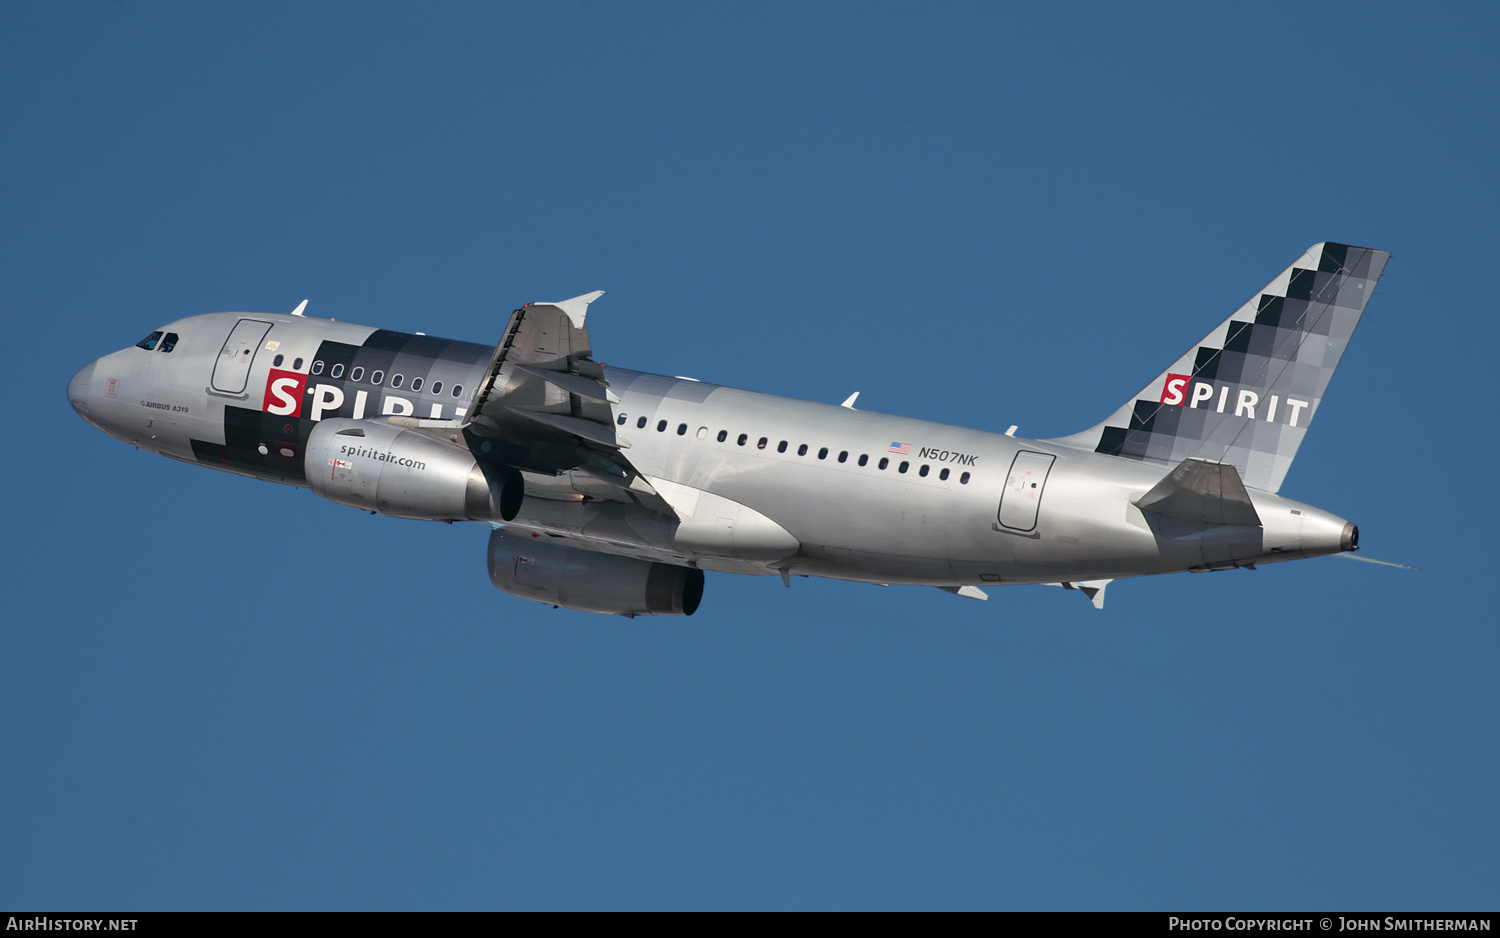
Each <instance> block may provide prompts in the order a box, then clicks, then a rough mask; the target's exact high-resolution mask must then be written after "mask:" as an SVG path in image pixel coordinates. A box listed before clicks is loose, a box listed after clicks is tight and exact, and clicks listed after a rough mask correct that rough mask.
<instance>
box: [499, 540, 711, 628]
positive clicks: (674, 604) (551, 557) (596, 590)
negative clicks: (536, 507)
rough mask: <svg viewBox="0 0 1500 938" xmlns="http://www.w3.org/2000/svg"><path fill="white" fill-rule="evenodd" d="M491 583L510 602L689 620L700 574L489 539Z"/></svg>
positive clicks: (540, 543) (699, 595) (700, 595)
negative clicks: (515, 598)
mask: <svg viewBox="0 0 1500 938" xmlns="http://www.w3.org/2000/svg"><path fill="white" fill-rule="evenodd" d="M489 565H490V582H491V583H494V584H495V588H496V589H500V590H503V591H505V592H507V593H509V594H511V595H512V596H519V597H521V598H522V599H530V600H532V601H534V602H539V603H546V604H547V605H549V606H565V607H567V608H568V609H577V610H580V611H582V612H606V613H612V614H614V615H621V616H690V615H692V614H693V613H694V612H695V611H696V610H697V609H698V602H699V601H700V600H701V599H702V598H703V571H702V570H698V569H696V568H693V567H679V566H676V565H675V564H669V563H652V562H651V561H649V560H635V559H633V558H630V557H615V556H613V555H611V554H601V553H598V552H597V551H592V550H580V549H578V548H576V547H567V546H565V545H563V544H552V543H548V542H547V541H546V540H544V539H542V538H527V537H517V536H516V535H514V534H507V533H505V532H504V531H496V532H494V533H493V534H491V535H490V549H489Z"/></svg>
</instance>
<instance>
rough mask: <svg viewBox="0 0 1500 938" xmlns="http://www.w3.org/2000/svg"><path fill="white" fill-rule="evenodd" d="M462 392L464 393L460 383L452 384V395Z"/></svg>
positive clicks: (456, 395)
mask: <svg viewBox="0 0 1500 938" xmlns="http://www.w3.org/2000/svg"><path fill="white" fill-rule="evenodd" d="M462 393H464V386H463V385H461V384H455V385H454V386H453V396H454V397H458V396H459V395H460V394H462Z"/></svg>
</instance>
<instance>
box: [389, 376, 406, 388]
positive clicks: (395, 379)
mask: <svg viewBox="0 0 1500 938" xmlns="http://www.w3.org/2000/svg"><path fill="white" fill-rule="evenodd" d="M405 380H406V377H405V376H404V375H391V387H393V388H399V387H401V382H403V381H405Z"/></svg>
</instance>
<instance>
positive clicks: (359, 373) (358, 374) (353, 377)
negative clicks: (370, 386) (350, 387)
mask: <svg viewBox="0 0 1500 938" xmlns="http://www.w3.org/2000/svg"><path fill="white" fill-rule="evenodd" d="M364 376H365V370H364V369H363V368H356V369H354V370H353V371H351V372H349V380H350V381H358V380H359V379H360V378H363V377H364Z"/></svg>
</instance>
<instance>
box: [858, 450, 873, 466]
mask: <svg viewBox="0 0 1500 938" xmlns="http://www.w3.org/2000/svg"><path fill="white" fill-rule="evenodd" d="M869 461H870V457H868V456H866V455H865V454H864V453H860V454H859V464H860V465H861V466H863V465H865V464H867V463H868V462H869Z"/></svg>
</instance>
